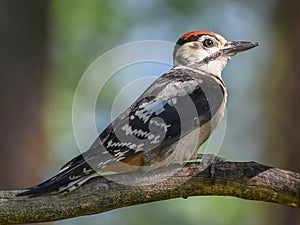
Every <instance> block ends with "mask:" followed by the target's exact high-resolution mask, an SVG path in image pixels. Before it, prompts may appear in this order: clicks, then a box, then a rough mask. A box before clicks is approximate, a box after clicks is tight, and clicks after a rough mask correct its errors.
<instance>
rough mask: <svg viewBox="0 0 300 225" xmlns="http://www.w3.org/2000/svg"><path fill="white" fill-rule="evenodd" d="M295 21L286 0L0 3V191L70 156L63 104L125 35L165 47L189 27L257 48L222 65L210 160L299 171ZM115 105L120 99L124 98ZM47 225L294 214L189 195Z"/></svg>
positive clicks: (282, 219)
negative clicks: (216, 145) (215, 149)
mask: <svg viewBox="0 0 300 225" xmlns="http://www.w3.org/2000/svg"><path fill="white" fill-rule="evenodd" d="M299 21H300V1H296V0H264V1H260V0H253V1H246V0H240V1H235V0H226V1H216V0H189V1H183V0H165V1H159V0H152V1H139V0H125V1H121V0H115V1H108V0H89V1H84V0H72V1H71V0H48V1H46V0H1V1H0V40H1V41H0V46H1V47H0V171H1V173H0V188H1V189H20V188H24V187H28V186H31V185H34V184H36V183H38V182H40V181H42V180H44V179H46V178H47V177H50V176H51V175H53V174H54V173H55V172H56V171H57V170H58V169H59V168H60V166H61V165H63V164H64V162H66V161H68V160H70V159H71V158H72V157H74V156H76V155H77V154H79V149H78V147H77V145H76V140H75V138H74V134H73V130H72V102H73V98H74V93H75V90H76V87H77V85H78V82H79V80H80V78H81V76H82V75H83V73H84V71H85V70H86V69H87V67H88V66H89V65H90V64H91V63H92V62H93V61H94V60H95V59H97V57H99V56H100V55H102V54H104V53H105V52H106V51H108V50H110V49H112V48H114V47H117V46H119V45H120V44H125V43H129V42H133V41H139V40H163V41H169V42H176V40H177V39H178V37H179V36H180V35H182V34H183V33H185V32H188V31H191V30H198V29H207V30H213V31H215V32H218V33H220V34H222V35H223V36H225V37H226V38H227V39H229V40H249V41H258V42H259V43H260V46H259V47H258V48H255V49H253V50H251V51H249V52H247V53H243V54H240V55H238V56H237V57H235V58H234V59H233V60H232V61H230V62H229V64H228V66H227V67H226V69H225V70H224V72H223V78H224V80H225V83H226V84H227V87H228V91H229V102H228V108H227V129H226V133H225V138H224V142H223V145H222V148H221V151H220V152H219V155H221V156H224V157H226V158H228V159H230V160H234V161H251V160H255V161H258V162H261V163H263V164H267V165H272V166H275V167H281V168H285V169H289V170H294V171H297V172H300V165H299V161H300V119H299V118H300V117H299V115H300V104H299V99H300V94H299V93H300V92H299V88H298V86H299V85H300V23H299ZM169 68H170V67H168V66H159V65H158V66H157V65H154V64H153V65H151V66H149V65H148V66H147V65H145V66H144V67H143V66H142V67H141V68H137V70H138V72H136V73H135V71H134V68H133V69H131V71H132V72H133V73H135V74H133V75H132V76H136V77H138V76H139V75H141V76H143V74H142V71H143V69H144V70H147V74H151V72H152V71H153V75H154V76H157V75H159V74H160V73H162V72H164V71H167V70H168V69H169ZM137 74H138V76H137ZM99 76H101V74H99ZM123 81H124V79H123ZM123 81H122V79H120V80H113V81H112V82H114V83H113V85H111V87H110V88H107V89H104V90H103V92H102V93H101V101H100V100H99V104H97V107H96V108H97V126H98V129H99V130H101V129H103V128H104V127H105V125H106V124H107V123H108V122H109V120H110V119H111V113H110V110H111V106H112V102H113V100H114V95H113V94H111V93H112V92H116V93H117V92H118V90H120V89H121V88H122V87H123V86H124V83H123ZM130 96H135V92H134V90H133V92H132V94H131V95H130ZM124 101H128V104H130V103H131V101H132V98H128V100H126V99H125V98H124ZM88 113H89V112H86V114H88ZM84 121H85V115H82V122H83V123H84ZM87 136H88V134H87ZM89 138H90V139H94V138H95V137H89ZM87 145H88V143H87ZM49 224H52V225H71V224H72V225H73V224H102V225H111V224H119V225H122V224H132V225H134V224H138V225H148V224H173V225H176V224H190V225H192V224H206V225H215V224H222V225H226V224H228V225H229V224H230V225H231V224H245V225H254V224H273V225H279V224H291V225H292V224H295V225H296V224H300V214H299V211H297V210H295V209H290V208H287V207H283V206H279V205H275V204H271V203H262V202H255V201H245V200H241V199H237V198H232V197H193V198H189V199H187V200H184V199H176V200H169V201H162V202H156V203H151V204H145V205H139V206H134V207H128V208H124V209H118V210H114V211H111V212H107V213H102V214H100V215H95V216H86V217H81V218H74V219H69V220H65V221H59V222H53V223H49Z"/></svg>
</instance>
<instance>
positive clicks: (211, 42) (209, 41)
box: [202, 39, 215, 48]
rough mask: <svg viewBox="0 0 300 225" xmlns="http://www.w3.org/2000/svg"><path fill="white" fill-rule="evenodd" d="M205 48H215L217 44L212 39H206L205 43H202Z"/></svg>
mask: <svg viewBox="0 0 300 225" xmlns="http://www.w3.org/2000/svg"><path fill="white" fill-rule="evenodd" d="M202 44H203V46H204V47H206V48H211V47H214V46H215V42H214V41H213V40H211V39H205V40H204V41H203V42H202Z"/></svg>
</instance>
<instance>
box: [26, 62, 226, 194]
mask: <svg viewBox="0 0 300 225" xmlns="http://www.w3.org/2000/svg"><path fill="white" fill-rule="evenodd" d="M224 93H225V91H224V85H223V83H222V81H221V80H220V79H219V78H217V77H214V76H211V75H208V74H202V73H199V72H197V71H193V70H190V69H187V68H174V69H172V70H170V71H169V72H168V73H166V74H164V75H163V76H161V77H160V78H158V79H157V80H156V81H155V82H154V83H153V84H152V85H151V86H150V87H149V88H148V89H147V90H146V91H145V92H144V93H143V94H142V95H141V96H140V97H139V98H138V99H137V101H136V102H134V103H133V104H132V105H131V106H130V107H129V108H128V109H127V110H125V111H124V112H123V113H122V114H121V115H119V116H118V117H117V118H116V119H115V120H114V121H113V122H112V123H111V124H110V125H109V126H108V127H107V128H106V129H105V130H104V131H103V132H102V133H101V134H100V135H99V137H98V138H97V140H96V141H95V142H94V143H93V145H92V146H91V148H90V149H89V150H88V151H86V152H85V153H83V154H81V155H79V156H77V157H75V158H74V159H73V160H71V161H70V162H68V163H67V164H66V165H65V166H64V167H63V168H62V169H61V171H60V172H59V173H58V174H57V175H56V176H54V177H52V178H51V179H49V180H47V181H45V182H44V183H41V184H39V185H37V186H35V187H33V188H31V189H29V190H27V191H25V192H23V193H21V195H41V194H47V193H51V192H56V191H66V190H72V189H74V188H76V186H79V185H80V184H81V183H83V181H85V180H86V178H89V177H90V176H93V175H94V174H95V172H96V171H101V170H103V169H109V168H110V167H112V166H113V165H115V164H116V163H118V162H124V161H125V160H126V159H130V158H131V157H134V156H136V155H137V154H141V153H142V154H143V153H144V152H147V151H151V150H153V149H156V148H161V149H163V148H164V147H166V146H169V145H171V144H173V143H175V142H176V141H178V140H179V139H180V138H182V137H184V136H185V135H187V134H188V133H190V132H191V131H193V130H194V129H195V128H197V127H199V126H201V125H202V124H204V123H206V122H208V121H210V119H211V118H212V116H213V115H214V114H215V113H216V112H217V111H218V109H219V108H220V107H221V106H222V104H224V102H225V98H226V96H225V94H224Z"/></svg>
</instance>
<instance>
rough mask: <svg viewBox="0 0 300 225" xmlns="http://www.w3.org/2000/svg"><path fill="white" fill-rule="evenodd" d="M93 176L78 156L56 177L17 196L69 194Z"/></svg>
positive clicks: (88, 167)
mask: <svg viewBox="0 0 300 225" xmlns="http://www.w3.org/2000/svg"><path fill="white" fill-rule="evenodd" d="M95 175H96V172H95V171H94V170H93V169H92V168H91V166H90V165H89V164H88V163H87V162H86V161H85V159H84V158H83V156H82V155H79V156H77V157H75V158H74V159H73V160H71V161H70V162H68V163H67V164H66V165H64V166H63V167H62V168H61V170H60V171H59V173H58V174H57V175H55V176H53V177H52V178H50V179H48V180H46V181H44V182H43V183H41V184H38V185H36V186H34V187H31V188H28V189H27V190H25V191H24V192H21V193H19V194H18V195H17V196H26V195H30V196H40V195H47V194H53V193H66V192H70V191H72V190H74V189H76V188H77V187H79V186H80V185H82V184H83V183H85V182H86V181H87V180H88V179H90V178H91V177H93V176H95Z"/></svg>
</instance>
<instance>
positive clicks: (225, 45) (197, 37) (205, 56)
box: [173, 31, 258, 76]
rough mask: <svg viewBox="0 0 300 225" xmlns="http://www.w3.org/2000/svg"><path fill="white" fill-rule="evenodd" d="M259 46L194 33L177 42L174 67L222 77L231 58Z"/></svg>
mask: <svg viewBox="0 0 300 225" xmlns="http://www.w3.org/2000/svg"><path fill="white" fill-rule="evenodd" d="M257 45H258V43H256V42H248V41H227V40H226V39H225V38H224V37H222V36H221V35H219V34H217V33H214V32H211V31H192V32H189V33H186V34H184V35H182V36H181V37H180V38H179V40H178V41H177V43H176V46H175V48H174V53H173V59H174V66H186V67H189V68H192V69H196V70H200V71H202V72H206V73H209V74H213V75H216V76H221V72H222V70H223V69H224V67H225V66H226V64H227V62H228V60H229V59H230V58H231V56H234V55H235V54H237V53H239V52H243V51H246V50H248V49H251V48H254V47H256V46H257Z"/></svg>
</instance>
